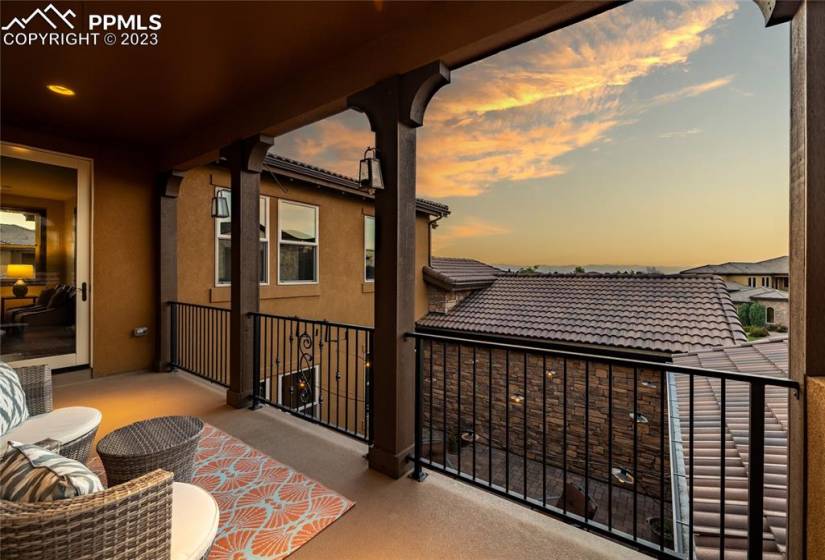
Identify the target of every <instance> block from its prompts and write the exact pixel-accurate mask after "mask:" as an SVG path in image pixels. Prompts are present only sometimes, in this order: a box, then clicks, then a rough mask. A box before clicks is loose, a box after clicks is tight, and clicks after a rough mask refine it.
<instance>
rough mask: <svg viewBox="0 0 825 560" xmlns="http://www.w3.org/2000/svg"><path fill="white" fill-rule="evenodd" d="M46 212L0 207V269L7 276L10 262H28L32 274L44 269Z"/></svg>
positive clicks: (43, 271) (12, 279)
mask: <svg viewBox="0 0 825 560" xmlns="http://www.w3.org/2000/svg"><path fill="white" fill-rule="evenodd" d="M46 223H47V221H46V211H45V210H21V209H17V208H0V272H2V274H3V279H4V280H7V281H9V282H14V281H15V280H16V278H10V277H8V278H7V275H6V270H7V268H8V266H9V265H10V264H30V265H33V266H34V270H35V273H36V274H43V273H45V271H46Z"/></svg>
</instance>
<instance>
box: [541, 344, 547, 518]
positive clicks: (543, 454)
mask: <svg viewBox="0 0 825 560" xmlns="http://www.w3.org/2000/svg"><path fill="white" fill-rule="evenodd" d="M541 505H542V506H544V507H547V354H542V355H541Z"/></svg>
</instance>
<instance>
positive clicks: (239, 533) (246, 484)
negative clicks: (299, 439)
mask: <svg viewBox="0 0 825 560" xmlns="http://www.w3.org/2000/svg"><path fill="white" fill-rule="evenodd" d="M89 467H90V468H91V469H92V470H93V471H95V472H96V473H98V474H99V475H100V478H101V480H102V481H103V482H104V484H105V481H106V474H105V472H104V471H103V465H102V464H101V462H100V459H99V458H98V457H94V458H92V459H91V460H90V461H89ZM192 482H193V483H195V484H197V485H198V486H200V487H201V488H203V489H204V490H207V491H209V492H210V493H211V494H212V496H214V497H215V501H217V502H218V507H219V508H220V510H221V517H220V525H219V527H218V536H217V538H216V539H215V544H214V545H213V546H212V552H211V553H210V555H209V560H258V559H264V558H266V559H275V558H284V557H286V556H289V555H290V554H292V553H293V552H295V551H296V550H298V548H300V547H301V546H302V545H303V544H304V543H306V542H307V541H309V540H310V539H311V538H312V537H314V536H315V535H317V534H318V533H320V532H321V531H323V530H324V529H325V528H326V527H327V526H329V525H330V524H331V523H333V522H334V521H335V520H336V519H338V518H339V517H341V516H342V515H343V514H344V513H346V512H347V511H348V510H349V509H350V508H351V507H352V506H353V505H355V503H354V502H352V501H350V500H348V499H347V498H345V497H343V496H342V495H340V494H338V493H337V492H334V491H332V490H330V489H329V488H327V487H326V486H324V485H322V484H321V483H319V482H317V481H315V480H313V479H311V478H309V477H306V476H304V475H303V474H301V473H299V472H297V471H295V470H294V469H292V468H290V467H288V466H286V465H284V464H283V463H279V462H278V461H276V460H275V459H273V458H271V457H269V456H268V455H264V454H263V453H261V452H260V451H258V450H256V449H253V448H251V447H249V446H248V445H246V444H245V443H244V442H242V441H240V440H239V439H236V438H234V437H232V436H230V435H229V434H227V433H226V432H222V431H221V430H219V429H217V428H215V427H214V426H210V425H209V424H204V428H203V435H202V436H201V441H200V444H199V446H198V453H197V455H196V457H195V476H194V479H193V480H192Z"/></svg>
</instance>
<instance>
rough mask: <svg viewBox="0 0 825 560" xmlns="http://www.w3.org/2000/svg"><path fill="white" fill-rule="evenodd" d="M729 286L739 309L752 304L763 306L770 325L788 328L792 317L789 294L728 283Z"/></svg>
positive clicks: (732, 298) (731, 295)
mask: <svg viewBox="0 0 825 560" xmlns="http://www.w3.org/2000/svg"><path fill="white" fill-rule="evenodd" d="M727 286H728V291H729V292H730V297H731V300H733V303H734V304H736V306H737V307H739V306H740V305H744V304H746V303H752V302H756V303H759V304H762V305H763V306H765V316H766V320H767V323H768V325H773V326H779V325H784V326H788V318H789V317H790V304H789V302H788V292H786V291H784V290H775V289H773V288H748V287H747V286H742V285H741V284H736V283H735V282H728V283H727Z"/></svg>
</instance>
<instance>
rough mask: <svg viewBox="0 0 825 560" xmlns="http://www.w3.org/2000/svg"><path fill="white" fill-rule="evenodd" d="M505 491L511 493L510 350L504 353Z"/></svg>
mask: <svg viewBox="0 0 825 560" xmlns="http://www.w3.org/2000/svg"><path fill="white" fill-rule="evenodd" d="M504 491H505V492H507V494H509V493H510V350H505V351H504Z"/></svg>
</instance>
